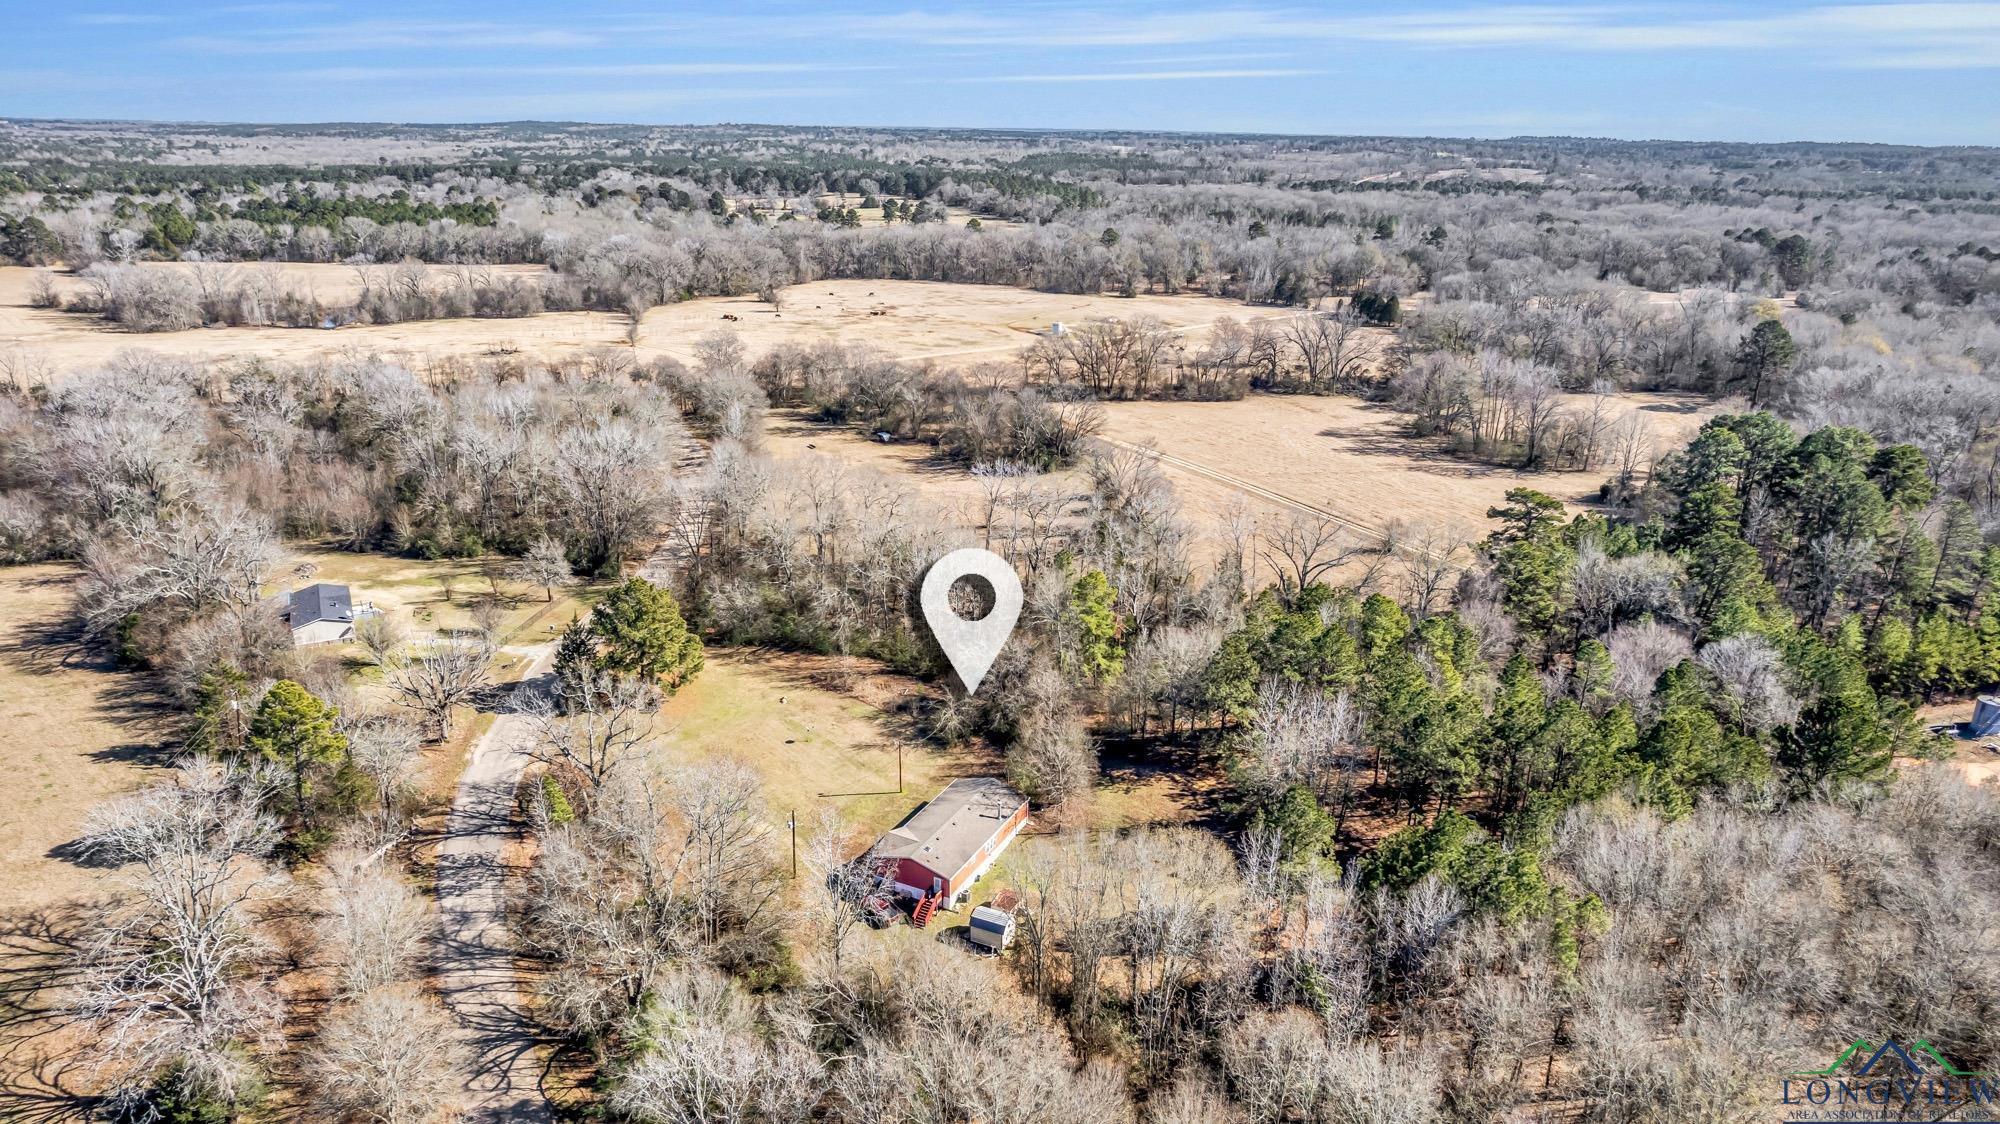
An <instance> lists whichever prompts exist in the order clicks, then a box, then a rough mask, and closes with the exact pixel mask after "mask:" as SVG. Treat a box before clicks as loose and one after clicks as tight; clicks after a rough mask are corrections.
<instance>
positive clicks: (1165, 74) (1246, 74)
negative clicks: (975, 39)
mask: <svg viewBox="0 0 2000 1124" xmlns="http://www.w3.org/2000/svg"><path fill="white" fill-rule="evenodd" d="M1325 73H1326V71H1323V70H1136V71H1132V70H1128V71H1113V72H1105V71H1084V72H1079V73H1075V74H994V75H987V76H985V77H979V78H955V79H952V81H954V82H961V83H963V82H1176V81H1182V80H1185V79H1195V78H1293V77H1298V76H1300V75H1306V74H1325Z"/></svg>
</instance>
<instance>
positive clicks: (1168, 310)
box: [0, 263, 1283, 376]
mask: <svg viewBox="0 0 2000 1124" xmlns="http://www.w3.org/2000/svg"><path fill="white" fill-rule="evenodd" d="M145 268H148V269H179V270H186V269H189V268H191V267H188V266H184V265H176V264H171V263H147V264H146V265H145ZM215 268H222V269H276V270H279V271H280V273H279V275H278V276H279V277H280V278H281V279H282V280H283V282H284V284H286V285H288V286H292V287H294V288H297V289H299V290H300V291H307V290H310V291H312V292H313V293H315V294H317V295H318V296H319V297H320V298H321V299H322V300H329V301H335V300H341V299H347V300H351V299H352V297H353V294H354V293H355V292H357V291H358V290H359V285H360V279H359V274H357V272H356V271H355V270H354V268H353V267H350V266H344V265H299V264H288V265H282V266H264V265H252V266H224V267H215ZM480 268H482V269H490V271H491V272H493V273H515V274H522V273H526V274H533V273H535V272H537V271H538V270H539V268H540V267H536V266H513V267H480ZM448 269H449V267H440V266H433V267H431V270H432V272H433V273H434V274H435V275H437V276H439V277H443V276H444V275H445V274H446V272H447V271H448ZM34 273H35V271H34V270H30V269H26V268H22V267H18V266H6V267H0V358H5V357H26V358H30V359H32V360H34V361H35V362H37V363H38V364H41V365H43V366H44V367H45V368H46V372H47V374H48V375H50V376H55V375H61V374H64V373H67V372H71V371H75V370H79V369H87V368H89V367H91V366H93V365H95V364H100V363H103V362H104V361H106V360H108V359H110V358H111V357H112V356H113V355H116V354H117V353H119V352H121V351H125V350H128V349H132V348H139V349H143V350H147V351H155V352H159V353H161V354H164V355H172V356H177V357H180V358H185V359H193V360H206V359H212V358H217V357H222V356H227V357H230V358H238V359H247V358H265V359H276V360H284V361H299V360H304V359H309V358H312V357H314V356H322V355H337V354H347V353H358V354H377V355H380V356H382V357H384V358H387V359H392V360H396V361H399V362H403V363H405V364H407V365H410V366H412V367H421V366H422V365H423V364H424V363H425V362H426V361H430V360H435V359H439V358H446V357H458V358H470V357H477V356H482V355H498V354H516V353H518V354H520V355H523V356H526V357H529V358H536V359H554V358H559V357H562V356H566V355H571V354H574V353H577V352H586V351H592V350H596V349H602V348H615V349H618V350H620V351H626V352H629V353H630V354H632V355H633V356H634V358H636V359H638V360H640V361H642V362H643V361H650V360H653V359H657V358H660V357H662V356H673V357H675V358H678V359H683V360H685V359H691V358H693V356H694V345H695V343H696V341H697V340H699V339H700V338H701V337H702V336H704V335H707V334H708V333H710V332H713V331H716V330H718V329H721V330H726V331H730V332H733V333H735V334H736V335H737V337H738V338H739V339H741V340H742V342H743V345H744V348H745V349H746V350H747V351H748V352H749V354H750V355H751V356H752V357H755V356H757V355H759V354H762V353H763V352H765V351H768V350H770V349H771V348H774V347H777V346H779V345H781V344H787V343H796V344H812V343H817V342H819V341H822V340H833V341H837V342H842V343H865V344H869V345H871V346H874V347H877V348H880V349H881V350H882V351H883V352H884V353H885V354H888V355H891V356H894V357H896V358H900V359H908V360H913V361H914V360H925V359H939V360H945V359H960V358H964V359H968V360H976V359H979V358H982V357H993V358H999V357H1005V356H1007V355H1010V354H1012V353H1013V352H1014V351H1016V350H1018V349H1020V348H1021V347H1024V346H1026V345H1027V344H1029V343H1031V342H1032V341H1033V339H1034V336H1033V334H1032V333H1033V332H1035V331H1038V330H1043V329H1046V328H1047V327H1048V326H1049V324H1050V323H1051V322H1054V321H1067V322H1071V323H1075V322H1080V321H1085V320H1092V319H1102V318H1105V317H1131V316H1141V315H1144V316H1156V317H1158V318H1159V319H1160V320H1161V321H1162V322H1164V323H1165V324H1167V325H1168V326H1169V327H1172V328H1180V329H1184V330H1195V329H1200V328H1205V327H1207V326H1208V325H1210V324H1213V323H1214V322H1215V321H1217V320H1220V319H1222V318H1224V317H1236V318H1239V319H1255V318H1258V317H1259V316H1266V315H1274V313H1272V312H1271V311H1270V310H1268V309H1265V310H1258V309H1251V308H1246V307H1245V306H1244V305H1242V304H1239V303H1237V302H1235V301H1229V300H1219V299H1216V298H1212V297H1204V296H1192V295H1182V296H1139V297H1133V298H1129V299H1127V298H1123V297H1116V296H1101V295H1100V296H1071V295H1064V294H1060V293H1041V292H1035V291H1032V290H1027V289H1011V288H1005V287H1002V286H993V285H961V284H950V283H945V282H932V281H815V282H812V283H811V284H806V285H795V286H792V287H791V288H789V289H785V290H784V291H783V292H782V293H781V294H780V296H779V304H778V307H777V308H773V307H772V306H771V305H768V304H765V303H764V302H762V301H760V300H757V299H756V298H755V297H705V298H702V299H700V300H693V301H686V302H683V303H681V304H672V305H662V306H660V307H658V308H654V309H652V310H651V311H650V312H648V313H646V315H645V316H644V318H643V319H642V321H641V323H640V333H639V342H638V346H637V347H632V346H631V345H629V344H628V343H627V342H626V338H625V333H626V328H627V326H628V321H627V319H626V318H625V317H624V316H623V315H622V314H618V313H610V312H547V313H543V314H541V315H539V316H532V317H523V318H518V319H496V320H482V319H462V320H415V321H410V322H408V323H403V324H356V325H349V326H348V327H344V328H338V329H333V330H321V329H314V328H193V329H189V330H187V331H182V332H150V333H138V332H128V331H125V330H123V329H121V328H119V327H118V326H117V325H116V324H113V323H110V322H107V321H104V320H101V319H99V318H97V317H95V316H89V315H83V314H78V313H69V312H56V311H51V310H47V309H37V308H31V307H29V295H30V287H31V285H32V283H33V277H34ZM79 284H80V283H79V282H78V281H77V280H76V279H75V278H73V277H69V276H66V275H65V276H60V277H59V288H61V289H63V290H64V291H66V292H73V291H75V290H76V289H77V288H78V287H79ZM342 294H345V296H344V297H343V296H342ZM876 313H880V315H876ZM725 315H729V316H735V317H737V319H736V320H724V319H723V317H724V316H725ZM1276 315H1283V313H1276Z"/></svg>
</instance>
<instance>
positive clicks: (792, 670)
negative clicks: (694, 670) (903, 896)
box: [658, 648, 1000, 847]
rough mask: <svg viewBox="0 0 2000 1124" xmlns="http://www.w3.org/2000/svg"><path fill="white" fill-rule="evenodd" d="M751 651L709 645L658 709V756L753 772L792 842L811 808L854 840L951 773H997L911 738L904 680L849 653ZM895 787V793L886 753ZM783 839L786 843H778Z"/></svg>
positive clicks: (915, 689)
mask: <svg viewBox="0 0 2000 1124" xmlns="http://www.w3.org/2000/svg"><path fill="white" fill-rule="evenodd" d="M853 669H854V672H855V674H853V675H852V676H848V675H845V674H843V669H842V668H841V667H840V665H839V661H837V660H835V659H833V658H831V657H816V656H809V655H800V654H797V653H789V652H777V651H772V650H768V649H761V648H755V649H753V648H712V649H710V650H709V653H708V662H707V666H706V667H704V668H703V669H702V672H701V674H699V675H697V676H695V678H694V679H693V681H691V682H690V683H688V684H687V685H686V686H684V687H682V688H681V689H680V691H679V692H677V693H676V694H675V695H674V697H673V698H671V699H669V700H667V703H666V705H665V706H664V707H662V708H661V711H660V726H659V730H658V732H659V733H660V735H661V737H660V742H661V748H660V752H659V759H660V760H661V761H662V762H663V763H666V764H668V765H672V764H676V763H681V762H694V761H704V760H710V759H715V758H733V759H736V760H740V761H742V762H744V763H746V764H748V765H749V766H750V767H751V768H753V769H755V770H756V771H757V774H758V776H759V777H761V778H762V779H763V785H764V802H765V807H766V809H767V811H768V813H769V817H770V822H771V823H772V825H773V827H774V828H782V827H783V826H784V824H785V821H786V816H787V815H788V814H790V813H792V812H797V814H798V817H799V836H800V839H801V840H802V841H803V840H804V838H805V837H806V836H807V835H809V834H810V833H811V832H812V830H813V825H814V824H815V823H816V822H817V820H818V817H819V813H820V809H821V808H826V807H831V808H833V809H835V810H837V811H838V812H839V813H840V815H841V818H842V819H844V820H845V821H846V822H847V823H848V824H849V825H850V826H851V827H853V828H854V829H855V833H854V841H855V845H856V846H857V847H859V846H865V845H866V844H867V843H868V842H872V841H873V839H874V838H875V836H877V835H879V834H880V833H882V832H884V831H887V830H888V829H889V828H891V827H894V826H895V825H896V824H897V823H898V822H900V821H901V820H902V819H903V817H904V816H905V815H907V814H908V813H909V812H910V810H911V809H913V808H915V807H916V806H917V805H918V804H919V803H922V802H923V801H925V800H928V799H930V798H931V797H932V796H933V795H935V794H936V793H937V790H938V789H939V788H941V787H943V786H944V784H945V782H946V781H949V780H951V779H952V778H954V777H961V776H968V775H973V774H978V773H992V772H997V771H998V770H999V768H1000V765H999V761H998V759H997V758H995V757H992V756H990V755H988V754H986V753H984V752H982V751H980V750H978V749H966V750H954V751H944V750H939V749H937V748H936V747H934V746H932V745H930V744H929V743H926V742H924V741H921V740H919V739H918V738H917V737H916V735H915V734H914V732H912V731H911V730H910V729H909V727H908V723H907V720H906V719H905V718H903V717H902V716H901V715H898V714H896V713H895V712H894V711H895V708H896V707H897V706H898V705H899V704H900V703H902V702H904V701H905V700H908V699H910V698H913V697H915V696H918V695H921V694H924V693H925V692H926V688H925V687H924V685H923V684H921V683H919V682H918V681H916V680H914V679H910V678H907V677H904V676H899V675H894V674H891V673H888V672H884V671H881V670H880V669H879V668H877V667H876V666H875V665H874V664H872V663H868V662H866V661H855V662H854V664H853ZM899 746H900V747H901V749H902V755H903V791H902V792H900V793H899V792H897V791H896V752H897V748H898V747H899ZM788 846H789V844H787V847H788Z"/></svg>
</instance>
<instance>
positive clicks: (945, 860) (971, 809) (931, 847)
mask: <svg viewBox="0 0 2000 1124" xmlns="http://www.w3.org/2000/svg"><path fill="white" fill-rule="evenodd" d="M1027 802H1028V801H1027V798H1026V797H1024V796H1022V795H1021V794H1020V793H1018V792H1016V791H1014V789H1013V787H1012V786H1011V785H1009V784H1008V783H1007V782H1006V781H1003V780H1001V779H1000V778H999V777H960V778H959V779H957V780H955V781H953V782H951V783H950V784H948V785H946V786H944V790H943V791H941V792H939V793H938V794H937V795H936V796H934V797H932V798H931V801H930V803H928V804H925V805H924V806H923V807H922V808H919V809H918V810H917V812H916V814H915V815H912V816H911V817H910V818H909V819H907V820H904V821H903V823H902V824H901V826H899V827H897V828H895V829H894V830H892V831H890V832H889V833H888V834H887V835H884V836H883V837H882V840H881V842H879V843H877V844H876V845H875V855H876V857H878V858H885V859H910V860H913V861H915V862H918V863H921V864H923V866H924V868H925V869H926V870H929V871H930V872H931V873H933V874H936V875H939V876H941V877H944V878H950V877H952V876H953V875H955V874H957V873H958V872H959V871H961V870H963V869H965V865H966V864H967V863H969V862H971V861H972V858H973V856H974V855H977V854H978V853H979V851H980V848H982V847H984V846H986V845H987V844H988V843H990V842H992V841H993V838H994V837H995V836H997V835H999V834H1000V830H1001V829H1002V828H1004V827H1006V826H1007V821H1008V820H1009V819H1012V818H1013V815H1014V813H1015V812H1017V811H1020V809H1021V806H1022V805H1023V804H1026V803H1027Z"/></svg>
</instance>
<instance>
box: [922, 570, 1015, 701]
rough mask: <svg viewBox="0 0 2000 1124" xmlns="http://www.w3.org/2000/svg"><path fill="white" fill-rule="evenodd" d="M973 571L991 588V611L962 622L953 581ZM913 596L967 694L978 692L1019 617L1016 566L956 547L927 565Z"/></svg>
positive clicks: (962, 618)
mask: <svg viewBox="0 0 2000 1124" xmlns="http://www.w3.org/2000/svg"><path fill="white" fill-rule="evenodd" d="M972 575H976V576H978V577H982V578H985V579H986V580H987V582H988V583H989V584H991V585H992V586H993V611H992V612H990V613H987V614H986V615H985V616H983V617H981V618H979V619H978V620H976V621H969V620H966V619H965V618H964V617H961V616H959V615H958V613H957V611H956V610H954V609H953V608H952V607H951V587H952V583H953V582H956V581H957V580H958V579H960V578H963V577H967V576H972ZM917 600H918V602H919V603H920V604H922V605H923V607H924V619H925V620H927V621H929V622H930V625H931V635H932V636H935V637H937V642H938V647H940V648H943V649H944V655H945V658H946V659H948V660H950V661H951V669H952V670H953V671H956V672H958V681H959V682H960V683H963V684H965V693H966V694H968V695H970V694H972V693H973V692H975V691H977V690H979V684H980V681H981V680H983V679H985V678H986V673H987V672H988V671H990V670H991V669H992V667H993V661H994V660H996V659H999V658H1000V649H1002V648H1004V647H1006V646H1007V638H1008V637H1009V636H1012V635H1014V622H1015V621H1018V620H1020V619H1021V579H1020V578H1019V577H1017V576H1016V575H1015V573H1014V567H1013V566H1011V565H1009V564H1008V562H1007V560H1006V559H1005V558H1002V557H1000V556H999V555H997V554H995V553H993V552H992V551H990V550H981V549H979V548H978V547H976V546H969V547H966V548H965V549H963V550H954V551H952V552H951V553H950V554H947V555H945V556H944V557H943V558H940V559H938V560H937V561H936V562H934V563H932V564H931V568H930V571H929V572H928V573H926V574H925V575H924V587H923V590H922V592H921V593H919V595H918V598H917Z"/></svg>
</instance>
